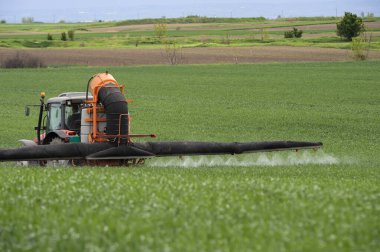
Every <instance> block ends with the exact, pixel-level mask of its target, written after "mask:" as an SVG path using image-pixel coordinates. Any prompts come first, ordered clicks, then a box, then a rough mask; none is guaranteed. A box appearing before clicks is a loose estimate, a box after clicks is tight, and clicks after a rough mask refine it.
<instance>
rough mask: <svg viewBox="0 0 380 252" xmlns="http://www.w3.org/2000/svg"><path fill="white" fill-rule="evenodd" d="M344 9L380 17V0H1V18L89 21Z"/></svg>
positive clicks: (329, 13)
mask: <svg viewBox="0 0 380 252" xmlns="http://www.w3.org/2000/svg"><path fill="white" fill-rule="evenodd" d="M345 11H349V12H353V13H356V14H358V15H360V14H361V13H362V12H364V13H365V14H367V13H374V14H375V16H380V0H312V1H307V0H277V1H274V0H235V1H233V0H156V1H154V0H137V1H136V0H135V1H126V0H124V1H123V0H108V1H105V0H59V1H54V0H30V1H25V0H11V1H9V0H0V19H1V20H6V21H7V22H8V23H19V22H20V21H21V19H22V17H33V18H34V20H35V21H41V22H50V23H54V22H58V21H60V20H64V21H66V22H87V21H95V20H104V21H114V20H124V19H141V18H159V17H163V16H165V17H168V18H170V17H183V16H188V15H201V16H208V17H259V16H263V17H266V18H276V17H277V16H279V15H280V16H282V17H298V16H336V15H338V16H342V15H343V14H344V12H345Z"/></svg>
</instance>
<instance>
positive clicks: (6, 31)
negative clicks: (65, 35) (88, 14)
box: [0, 17, 380, 50]
mask: <svg viewBox="0 0 380 252" xmlns="http://www.w3.org/2000/svg"><path fill="white" fill-rule="evenodd" d="M198 18H201V17H198ZM185 20H187V19H186V18H184V19H149V20H128V21H123V22H117V23H116V22H101V23H99V22H98V23H75V24H70V23H62V24H34V23H33V24H17V25H16V24H2V25H0V47H7V48H29V47H31V48H35V47H43V46H45V47H49V48H62V47H64V48H83V47H85V48H128V47H129V48H132V47H136V44H138V46H139V47H144V48H152V47H160V48H164V47H165V43H166V41H167V40H175V41H176V44H177V45H179V46H180V47H197V46H211V47H215V46H255V45H257V44H259V45H260V44H261V45H262V44H265V45H279V44H281V45H291V46H316V47H333V48H346V49H349V48H350V46H351V44H350V43H349V42H348V41H342V39H341V38H340V37H339V36H337V35H336V23H337V21H338V19H336V18H331V17H329V18H293V19H276V20H266V19H262V18H255V19H254V18H251V19H249V18H246V19H244V18H241V19H238V18H232V19H231V18H224V19H220V18H216V19H213V18H210V20H209V21H210V22H208V21H207V22H206V21H204V22H202V21H200V20H198V21H197V22H195V21H194V22H192V21H189V20H193V19H190V18H188V20H187V21H185ZM194 20H196V19H194ZM364 20H365V21H368V22H369V21H378V20H379V19H378V18H371V19H364ZM211 21H213V22H211ZM158 24H161V25H165V26H166V31H165V34H166V36H165V37H167V38H166V39H165V41H163V40H162V39H160V38H157V29H156V28H157V27H158ZM184 24H186V25H184ZM326 24H330V26H327V27H326V28H323V29H321V27H318V25H326ZM302 26H308V27H307V29H305V28H303V27H302ZM155 27H156V28H155ZM291 27H295V28H296V29H302V31H303V34H302V35H303V38H302V39H298V41H297V42H296V43H295V42H294V41H292V40H289V39H284V32H285V31H287V30H288V29H289V28H291ZM66 31H73V32H75V41H65V42H62V41H60V40H59V39H56V40H54V41H52V43H45V42H46V41H47V34H51V35H52V36H53V37H55V38H59V37H60V36H61V33H62V32H66ZM368 31H369V32H371V33H374V36H373V40H372V44H373V46H371V48H372V49H373V50H380V37H379V34H380V28H376V27H374V28H371V29H368ZM263 32H264V33H265V36H263ZM226 34H228V36H229V39H228V40H229V41H230V43H225V37H226ZM136 40H138V43H137V42H136ZM315 40H317V42H315Z"/></svg>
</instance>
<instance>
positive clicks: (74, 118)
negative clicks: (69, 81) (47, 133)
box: [65, 103, 81, 130]
mask: <svg viewBox="0 0 380 252" xmlns="http://www.w3.org/2000/svg"><path fill="white" fill-rule="evenodd" d="M80 106H81V104H79V103H73V104H70V105H67V104H66V106H65V128H66V129H69V130H80V118H81V110H80Z"/></svg>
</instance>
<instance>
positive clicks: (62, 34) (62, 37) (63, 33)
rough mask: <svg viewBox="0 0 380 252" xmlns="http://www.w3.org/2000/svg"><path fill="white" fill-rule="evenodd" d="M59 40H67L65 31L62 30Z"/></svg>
mask: <svg viewBox="0 0 380 252" xmlns="http://www.w3.org/2000/svg"><path fill="white" fill-rule="evenodd" d="M61 40H62V41H66V40H67V36H66V32H62V33H61Z"/></svg>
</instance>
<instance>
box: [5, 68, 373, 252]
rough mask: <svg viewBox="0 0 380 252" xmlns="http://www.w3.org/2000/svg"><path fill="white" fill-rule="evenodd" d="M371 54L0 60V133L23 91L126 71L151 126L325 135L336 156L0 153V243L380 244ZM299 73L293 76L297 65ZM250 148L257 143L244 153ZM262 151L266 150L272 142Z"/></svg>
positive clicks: (31, 95) (199, 133)
mask: <svg viewBox="0 0 380 252" xmlns="http://www.w3.org/2000/svg"><path fill="white" fill-rule="evenodd" d="M379 67H380V62H378V61H375V62H373V61H365V62H343V63H307V64H255V65H244V64H239V65H199V66H197V65H179V66H176V67H171V66H142V67H108V68H105V67H67V68H46V69H38V70H31V69H23V70H4V69H1V70H0V77H1V78H0V85H1V90H2V96H1V97H2V98H1V99H0V107H1V112H0V113H1V116H2V118H3V120H1V121H0V130H1V134H0V145H1V147H10V146H16V140H17V139H21V138H27V139H28V138H33V137H34V132H33V126H35V123H36V121H37V114H38V113H37V110H35V111H32V113H31V118H25V117H24V115H23V110H24V104H36V103H38V97H39V92H40V91H45V92H46V93H47V96H48V97H52V96H55V95H57V94H59V93H60V92H64V91H69V90H70V91H71V90H72V91H84V90H85V86H86V84H87V80H88V78H89V77H90V76H92V75H93V74H94V73H97V72H101V71H105V70H109V71H110V72H111V73H112V74H113V75H114V76H115V78H116V79H117V80H118V81H119V82H120V83H123V84H126V90H127V93H126V95H127V97H128V98H129V99H133V100H134V103H132V104H131V105H130V108H131V113H132V116H133V124H132V131H133V132H135V133H151V132H154V133H157V134H158V136H159V138H158V140H173V139H177V140H190V139H191V140H211V141H212V140H214V141H216V140H220V141H248V140H275V139H294V140H310V141H323V142H324V145H325V147H324V152H325V153H327V154H331V155H334V156H335V157H337V158H338V159H340V160H341V162H340V163H339V164H336V165H302V166H275V167H265V166H254V167H231V166H228V165H226V166H223V167H209V168H207V167H201V168H179V167H172V168H153V167H149V163H151V162H152V161H150V162H148V164H147V165H146V166H142V167H134V168H20V167H14V165H13V164H11V163H3V164H0V166H1V168H0V183H1V185H2V186H1V188H0V227H1V229H0V230H1V232H0V250H2V251H8V250H10V251H25V250H32V251H49V250H50V251H51V250H53V251H60V250H61V251H85V250H106V251H125V250H128V251H141V250H145V251H164V250H167V251H214V250H219V251H379V247H380V240H379V237H380V224H379V223H380V185H379V179H380V170H379V169H380V168H379V167H380V157H379V155H378V150H379V149H380V143H379V141H378V139H379V137H380V128H379V125H380V117H379V113H378V112H379V110H380V86H379V85H378V80H379V78H380V73H379V71H378V69H379ZM294 76H297V78H294ZM252 155H253V156H254V157H255V154H252ZM268 155H269V156H270V154H268Z"/></svg>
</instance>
